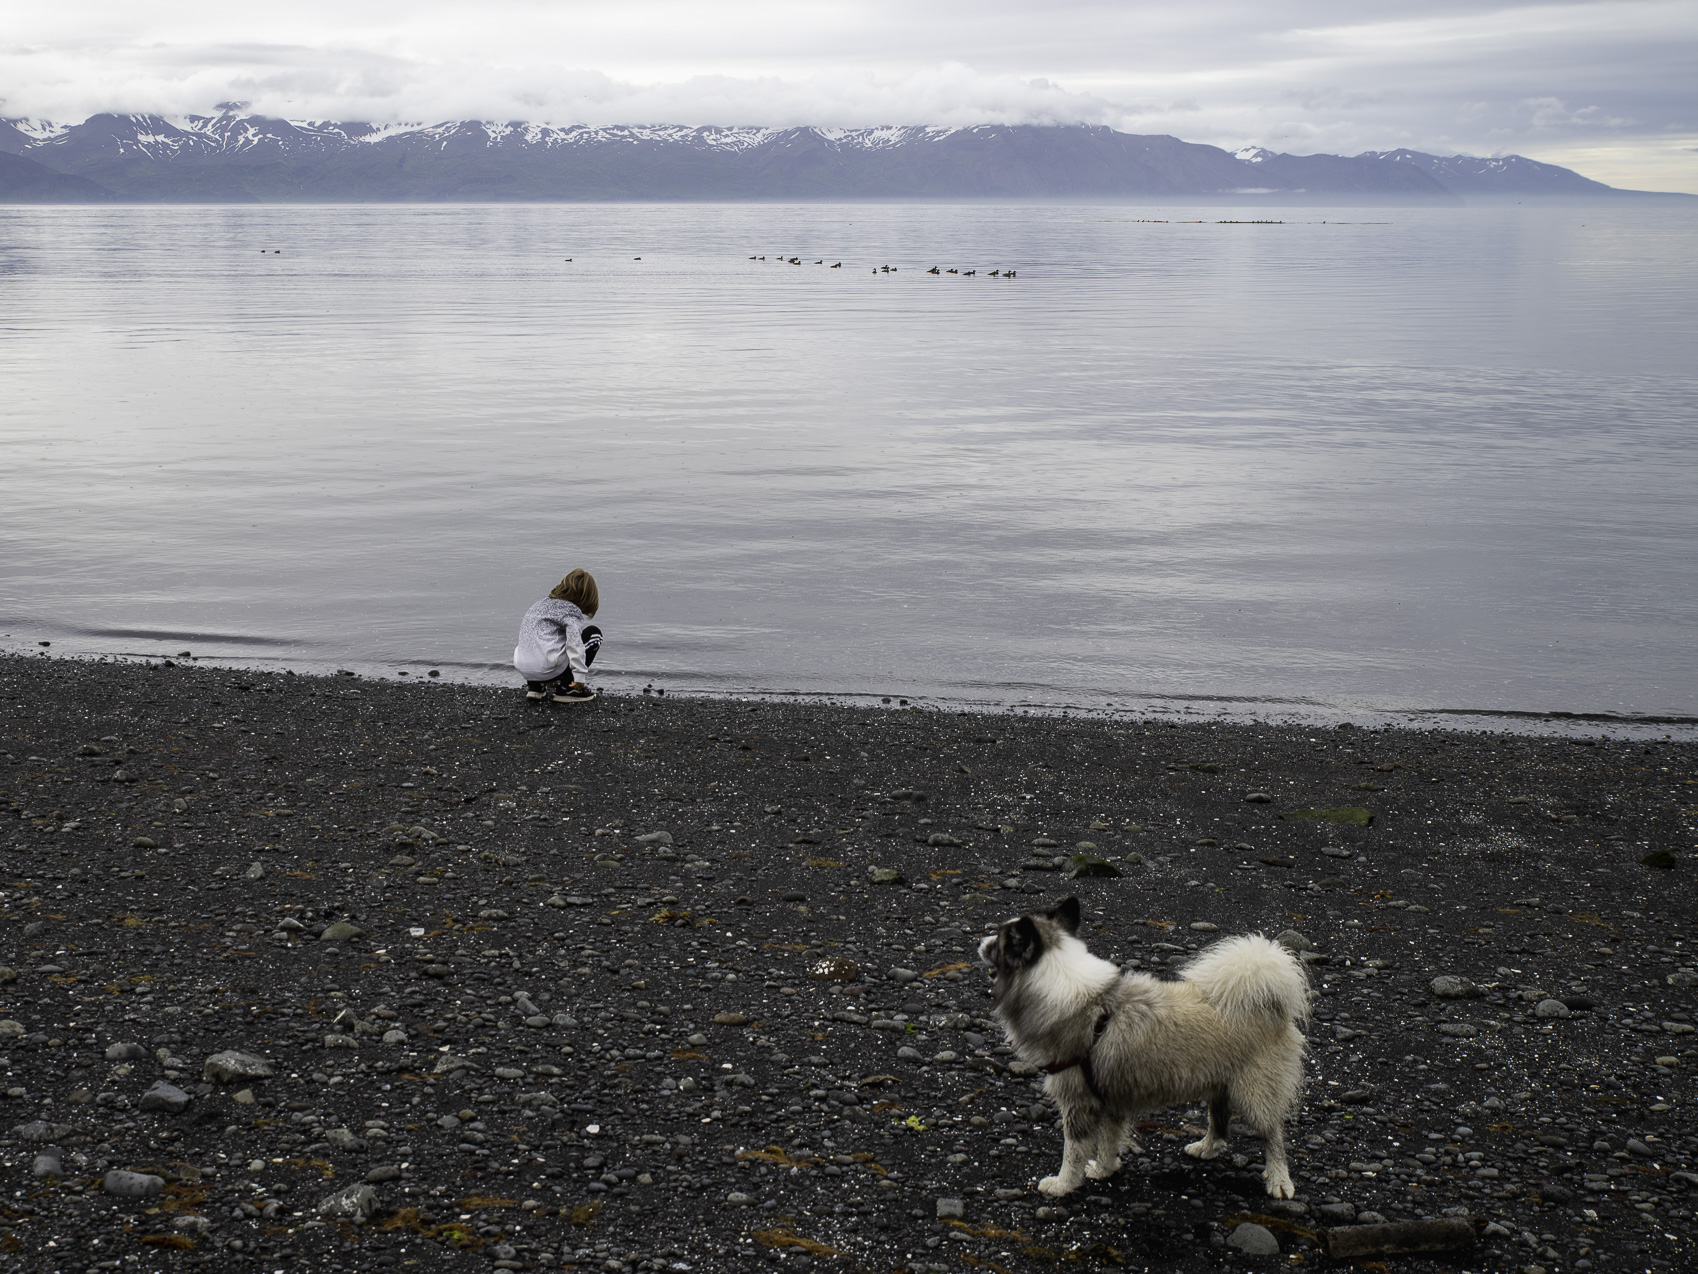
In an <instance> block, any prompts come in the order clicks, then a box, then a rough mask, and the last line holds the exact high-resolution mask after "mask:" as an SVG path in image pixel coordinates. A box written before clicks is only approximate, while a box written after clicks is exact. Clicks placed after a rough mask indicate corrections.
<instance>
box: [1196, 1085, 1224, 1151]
mask: <svg viewBox="0 0 1698 1274" xmlns="http://www.w3.org/2000/svg"><path fill="white" fill-rule="evenodd" d="M1231 1125H1232V1101H1231V1099H1230V1098H1229V1097H1228V1095H1227V1091H1226V1089H1224V1088H1222V1089H1220V1090H1218V1091H1217V1092H1213V1093H1210V1094H1209V1130H1208V1132H1206V1133H1205V1134H1203V1139H1202V1140H1201V1141H1193V1142H1192V1143H1191V1144H1190V1145H1189V1146H1186V1147H1185V1153H1186V1154H1188V1155H1190V1156H1191V1157H1192V1158H1193V1159H1214V1158H1216V1157H1218V1156H1219V1155H1220V1152H1221V1151H1223V1150H1225V1149H1226V1143H1227V1133H1228V1130H1229V1129H1230V1127H1231Z"/></svg>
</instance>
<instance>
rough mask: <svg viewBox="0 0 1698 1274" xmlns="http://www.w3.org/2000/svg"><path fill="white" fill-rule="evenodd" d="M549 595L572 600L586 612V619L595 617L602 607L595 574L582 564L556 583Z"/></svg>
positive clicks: (568, 600) (573, 603)
mask: <svg viewBox="0 0 1698 1274" xmlns="http://www.w3.org/2000/svg"><path fill="white" fill-rule="evenodd" d="M549 596H550V597H555V598H558V599H559V600H561V601H563V602H571V603H572V605H574V606H576V607H577V608H578V609H579V610H581V611H583V612H584V618H585V619H592V618H594V617H595V613H596V611H598V610H600V609H601V593H600V592H599V591H597V589H596V586H595V576H593V575H591V574H590V573H589V572H588V571H586V570H585V569H584V568H583V567H581V566H580V567H578V569H576V570H575V571H573V572H572V573H571V574H569V575H568V576H567V577H566V578H565V579H563V580H561V581H560V582H559V583H558V584H556V585H555V586H554V591H553V592H551V593H549Z"/></svg>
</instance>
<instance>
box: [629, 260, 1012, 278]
mask: <svg viewBox="0 0 1698 1274" xmlns="http://www.w3.org/2000/svg"><path fill="white" fill-rule="evenodd" d="M641 259H642V258H640V257H639V258H638V260H641ZM749 260H751V261H765V260H766V258H765V257H762V256H754V257H750V258H749ZM773 260H774V261H776V262H780V263H782V264H784V265H801V264H802V258H801V257H782V256H781V257H774V258H773ZM814 264H815V265H825V258H824V257H821V258H820V259H819V260H818V261H815V262H814ZM826 268H827V269H831V270H841V269H842V268H843V262H841V261H838V262H834V263H833V264H832V265H830V266H827V267H826ZM900 269H901V267H900V266H894V265H875V266H874V267H873V273H874V274H895V273H897V271H898V270H900ZM926 273H927V274H937V275H944V274H957V275H960V276H961V277H962V278H964V279H970V278H972V277H973V276H974V275H975V274H977V273H978V271H977V270H945V269H942V268H940V267H938V266H935V265H934V266H933V267H932V268H931V269H929V270H927V271H926ZM1014 275H1015V272H1014V271H1013V270H992V271H990V273H989V274H988V275H987V277H988V278H992V279H1012V278H1013V277H1014Z"/></svg>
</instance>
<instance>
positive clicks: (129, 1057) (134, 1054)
mask: <svg viewBox="0 0 1698 1274" xmlns="http://www.w3.org/2000/svg"><path fill="white" fill-rule="evenodd" d="M146 1059H147V1050H146V1049H145V1048H143V1047H142V1046H141V1045H140V1044H108V1045H107V1046H106V1060H107V1061H109V1062H140V1061H145V1060H146Z"/></svg>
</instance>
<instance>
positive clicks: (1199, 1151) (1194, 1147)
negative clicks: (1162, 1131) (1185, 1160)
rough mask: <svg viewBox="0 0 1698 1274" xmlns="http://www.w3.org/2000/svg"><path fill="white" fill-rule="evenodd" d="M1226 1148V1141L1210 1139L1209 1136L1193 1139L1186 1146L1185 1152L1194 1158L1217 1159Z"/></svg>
mask: <svg viewBox="0 0 1698 1274" xmlns="http://www.w3.org/2000/svg"><path fill="white" fill-rule="evenodd" d="M1224 1149H1226V1143H1225V1142H1223V1141H1210V1140H1209V1139H1208V1138H1207V1137H1204V1138H1203V1139H1202V1140H1201V1141H1193V1142H1192V1143H1191V1144H1190V1145H1189V1146H1186V1147H1185V1153H1186V1154H1188V1155H1190V1156H1191V1157H1192V1158H1193V1159H1216V1158H1219V1157H1220V1152H1221V1151H1222V1150H1224Z"/></svg>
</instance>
